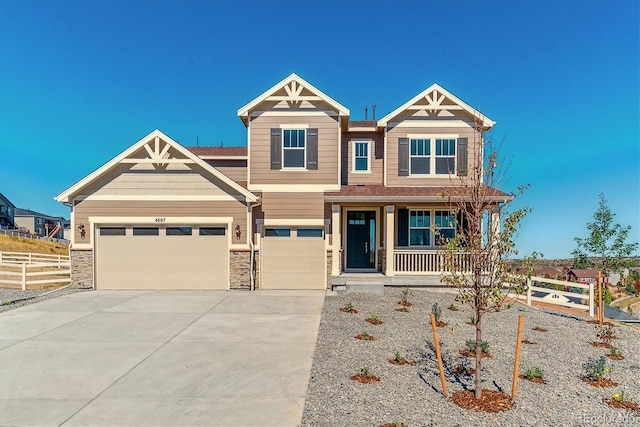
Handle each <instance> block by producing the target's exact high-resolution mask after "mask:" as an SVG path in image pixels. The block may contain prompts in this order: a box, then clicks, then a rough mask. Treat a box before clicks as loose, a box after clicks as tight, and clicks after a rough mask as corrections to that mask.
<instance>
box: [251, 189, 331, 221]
mask: <svg viewBox="0 0 640 427" xmlns="http://www.w3.org/2000/svg"><path fill="white" fill-rule="evenodd" d="M324 212H325V210H324V193H266V192H265V193H262V213H263V214H264V219H265V220H269V219H318V220H322V219H323V218H325V216H324V215H325V213H324Z"/></svg>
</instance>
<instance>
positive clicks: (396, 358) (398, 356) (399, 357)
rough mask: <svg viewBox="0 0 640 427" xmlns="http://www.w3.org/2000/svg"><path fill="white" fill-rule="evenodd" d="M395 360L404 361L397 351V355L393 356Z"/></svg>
mask: <svg viewBox="0 0 640 427" xmlns="http://www.w3.org/2000/svg"><path fill="white" fill-rule="evenodd" d="M393 358H394V360H395V361H396V362H402V359H404V357H402V355H401V354H400V352H399V351H396V354H395V355H394V356H393Z"/></svg>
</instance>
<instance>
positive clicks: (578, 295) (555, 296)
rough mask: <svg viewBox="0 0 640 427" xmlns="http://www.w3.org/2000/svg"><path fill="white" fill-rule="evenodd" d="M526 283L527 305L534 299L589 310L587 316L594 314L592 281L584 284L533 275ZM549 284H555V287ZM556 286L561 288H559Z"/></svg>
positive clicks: (594, 301) (594, 300)
mask: <svg viewBox="0 0 640 427" xmlns="http://www.w3.org/2000/svg"><path fill="white" fill-rule="evenodd" d="M527 285H528V286H527V294H526V301H527V305H531V303H532V302H534V301H536V302H540V303H545V304H552V305H559V306H562V307H568V308H574V309H577V310H585V311H588V312H589V316H591V317H593V316H594V312H595V303H596V299H595V296H594V284H593V283H590V284H588V285H585V284H582V283H574V282H567V281H564V280H555V279H547V278H546V277H537V276H533V277H531V278H530V279H529V280H528V283H527ZM551 286H555V288H552V287H551ZM556 288H561V290H560V289H556Z"/></svg>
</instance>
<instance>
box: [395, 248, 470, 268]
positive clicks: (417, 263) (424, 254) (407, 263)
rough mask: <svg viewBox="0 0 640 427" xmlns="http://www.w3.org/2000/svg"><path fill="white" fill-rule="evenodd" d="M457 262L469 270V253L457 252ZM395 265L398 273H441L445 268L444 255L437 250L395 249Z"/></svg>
mask: <svg viewBox="0 0 640 427" xmlns="http://www.w3.org/2000/svg"><path fill="white" fill-rule="evenodd" d="M455 257H456V260H455V262H456V264H458V265H459V266H460V269H461V270H462V271H465V270H469V265H470V262H469V254H468V253H466V252H460V253H458V254H455ZM393 261H394V262H393V266H394V271H395V272H396V273H397V274H402V275H410V274H416V275H419V274H440V273H441V272H443V271H444V270H445V269H444V257H443V255H442V254H440V253H438V251H436V250H416V249H398V248H396V249H394V253H393Z"/></svg>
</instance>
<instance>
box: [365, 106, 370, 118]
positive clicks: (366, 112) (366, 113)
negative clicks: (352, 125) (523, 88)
mask: <svg viewBox="0 0 640 427" xmlns="http://www.w3.org/2000/svg"><path fill="white" fill-rule="evenodd" d="M368 111H369V108H368V107H364V119H365V120H367V118H368V117H369V115H368Z"/></svg>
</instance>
